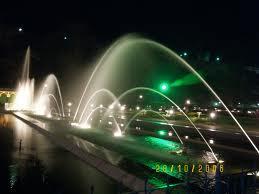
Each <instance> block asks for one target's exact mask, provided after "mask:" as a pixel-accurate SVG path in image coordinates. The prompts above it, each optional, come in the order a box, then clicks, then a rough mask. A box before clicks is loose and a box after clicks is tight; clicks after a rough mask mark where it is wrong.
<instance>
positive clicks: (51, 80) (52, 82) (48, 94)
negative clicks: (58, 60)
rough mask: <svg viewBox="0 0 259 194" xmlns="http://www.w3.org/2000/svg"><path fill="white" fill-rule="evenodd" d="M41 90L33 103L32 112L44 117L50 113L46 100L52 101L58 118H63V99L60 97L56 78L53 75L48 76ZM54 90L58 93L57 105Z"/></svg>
mask: <svg viewBox="0 0 259 194" xmlns="http://www.w3.org/2000/svg"><path fill="white" fill-rule="evenodd" d="M41 88H42V89H41V92H40V94H39V95H38V98H37V99H36V100H35V103H34V112H35V113H36V114H40V115H45V114H46V112H47V113H49V112H50V111H49V109H50V107H49V106H50V105H49V103H50V102H49V101H47V99H53V100H54V102H55V104H56V106H57V108H58V111H59V114H60V116H63V117H64V116H65V113H64V107H63V99H62V95H61V90H60V86H59V82H58V80H57V78H56V76H55V75H54V74H50V75H48V76H47V78H46V80H45V82H44V84H43V86H42V87H41ZM56 89H57V93H58V97H59V103H58V100H57V98H56V97H55V95H54V94H55V93H56ZM44 107H45V108H44ZM60 107H61V108H60ZM44 109H45V110H44Z"/></svg>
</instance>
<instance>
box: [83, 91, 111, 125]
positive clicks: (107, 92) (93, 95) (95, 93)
mask: <svg viewBox="0 0 259 194" xmlns="http://www.w3.org/2000/svg"><path fill="white" fill-rule="evenodd" d="M99 93H106V94H107V95H108V96H109V97H111V98H112V100H113V101H115V100H116V96H115V95H114V94H113V93H112V92H111V91H110V90H107V89H105V88H103V89H100V90H97V91H95V92H94V93H93V94H92V95H91V96H90V98H89V100H88V101H87V102H86V105H85V107H84V110H83V112H82V113H81V116H80V118H79V123H80V122H81V120H82V117H83V115H84V114H85V112H86V109H87V107H88V104H89V103H90V102H91V100H92V99H93V98H94V97H95V96H96V95H97V94H99Z"/></svg>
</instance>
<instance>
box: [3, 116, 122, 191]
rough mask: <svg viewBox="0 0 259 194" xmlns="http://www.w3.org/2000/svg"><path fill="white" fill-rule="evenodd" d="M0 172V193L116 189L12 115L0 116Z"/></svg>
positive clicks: (94, 171) (90, 168)
mask: <svg viewBox="0 0 259 194" xmlns="http://www.w3.org/2000/svg"><path fill="white" fill-rule="evenodd" d="M20 140H21V150H19V143H20ZM0 172H1V173H0V193H38V194H41V193H44V194H45V193H64V194H70V193H71V194H72V193H73V194H77V193H80V194H81V193H89V191H90V188H91V186H94V191H95V192H94V193H95V194H101V193H107V194H109V193H116V190H117V185H116V184H115V183H113V181H111V180H110V179H108V178H107V177H105V176H104V175H103V174H101V173H99V172H98V171H97V170H96V169H94V168H92V167H90V166H88V165H86V164H85V163H83V162H82V161H81V160H79V159H78V158H76V157H74V156H73V155H72V154H71V153H69V152H67V151H65V150H63V149H62V148H59V147H57V146H56V145H54V144H52V142H50V141H49V139H47V138H46V137H45V136H42V135H41V134H39V133H38V132H37V131H36V130H34V129H31V128H30V127H28V126H27V125H26V124H25V123H23V122H22V121H20V120H18V119H16V118H15V117H14V116H12V115H0ZM71 177H73V178H71ZM93 177H94V178H93Z"/></svg>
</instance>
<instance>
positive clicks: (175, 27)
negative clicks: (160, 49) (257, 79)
mask: <svg viewBox="0 0 259 194" xmlns="http://www.w3.org/2000/svg"><path fill="white" fill-rule="evenodd" d="M169 2H170V3H169ZM176 2H177V3H176ZM11 3H12V4H11ZM11 3H8V4H7V2H6V4H4V3H3V4H2V5H1V8H0V43H1V44H0V51H1V54H0V60H1V61H0V63H1V66H2V67H4V68H2V70H3V71H7V69H11V70H10V71H11V72H12V73H10V74H6V76H7V75H8V81H6V79H7V77H6V76H1V78H0V83H2V85H3V86H8V87H13V86H12V85H13V84H14V83H15V81H16V77H15V76H18V74H17V72H18V71H17V68H18V67H19V66H17V65H18V64H20V63H21V61H22V59H23V56H24V52H25V48H26V46H27V45H30V46H31V48H32V62H33V64H34V69H33V72H32V73H33V74H34V77H36V78H37V77H41V76H43V75H46V74H47V73H49V72H54V73H56V74H57V75H58V76H59V77H61V79H62V71H60V70H61V69H62V70H63V69H64V65H67V64H69V63H71V61H73V63H74V65H78V66H80V65H82V64H84V62H85V61H89V60H90V61H91V60H92V58H93V57H95V56H96V55H98V54H100V53H101V52H102V51H103V49H104V48H105V47H107V46H108V45H109V44H111V43H112V42H113V41H114V40H115V39H117V38H118V37H120V36H121V35H124V34H126V33H131V32H136V33H139V34H142V35H144V36H146V37H149V38H152V39H154V40H157V41H159V42H161V43H163V44H165V45H166V46H168V47H170V48H172V49H174V50H176V51H179V50H186V49H188V50H191V51H192V52H194V53H195V52H200V51H206V50H209V51H211V52H216V53H220V54H221V55H222V56H223V57H224V61H225V62H227V63H233V64H236V65H237V66H238V68H239V67H240V68H242V66H244V65H248V64H253V65H259V63H258V62H259V58H258V55H257V53H258V52H259V49H258V45H259V44H258V43H259V42H258V32H259V31H258V28H259V12H258V8H259V7H258V5H259V4H258V2H256V1H254V2H248V1H242V2H238V1H202V2H201V1H187V0H186V1H141V3H140V1H135V0H131V1H119V2H115V1H104V2H101V1H94V2H91V3H90V2H89V1H84V4H83V3H81V4H80V3H77V2H73V3H72V2H71V1H70V2H66V1H63V2H62V1H59V2H56V3H54V2H47V1H44V2H43V3H40V2H38V1H34V3H33V2H28V1H27V3H23V2H21V1H19V3H14V2H11ZM19 26H22V27H23V29H24V32H23V33H19V32H18V31H17V29H18V27H19ZM64 36H67V37H68V40H66V41H65V40H64V39H63V37H64ZM64 53H65V56H66V57H65V58H64ZM6 64H8V65H6ZM15 64H16V65H15ZM14 71H15V72H16V74H13V72H14ZM9 75H11V77H14V78H13V81H10V80H12V79H10V76H9Z"/></svg>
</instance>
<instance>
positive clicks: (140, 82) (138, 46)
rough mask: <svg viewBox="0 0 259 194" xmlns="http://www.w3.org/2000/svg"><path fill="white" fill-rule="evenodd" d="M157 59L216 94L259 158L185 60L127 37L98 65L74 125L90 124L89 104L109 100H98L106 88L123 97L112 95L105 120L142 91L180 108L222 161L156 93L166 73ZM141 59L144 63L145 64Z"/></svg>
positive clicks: (79, 104)
mask: <svg viewBox="0 0 259 194" xmlns="http://www.w3.org/2000/svg"><path fill="white" fill-rule="evenodd" d="M154 56H158V57H160V58H161V59H163V60H164V61H166V62H164V63H167V64H169V65H168V66H167V67H168V68H173V67H174V68H175V69H174V70H175V71H176V72H177V70H178V69H179V68H181V69H184V70H185V71H186V70H187V71H188V72H191V73H192V74H193V75H195V76H196V77H197V78H198V80H199V81H200V82H201V83H202V84H203V85H204V86H205V87H206V88H207V89H208V91H209V93H210V94H212V95H213V96H214V97H215V98H216V99H217V100H218V101H219V102H221V104H222V105H223V106H224V108H225V109H226V110H227V112H228V114H229V115H230V117H231V118H232V119H233V120H234V121H235V123H236V124H237V125H238V127H239V128H240V130H241V131H242V132H243V134H244V135H245V136H246V138H247V139H248V141H249V142H250V144H251V145H252V146H253V147H254V149H255V150H256V151H257V153H258V154H259V150H258V148H257V147H256V145H255V144H254V143H253V141H252V140H251V139H250V137H249V136H248V135H247V133H246V132H245V130H244V129H243V127H242V126H241V125H240V124H239V122H238V121H237V120H236V118H235V117H234V116H233V114H232V113H231V112H230V111H229V109H228V107H227V106H226V105H225V104H224V102H223V101H222V100H221V98H220V97H219V96H218V95H217V94H216V93H215V91H214V90H213V89H212V88H211V87H210V86H209V84H208V83H207V82H206V81H205V80H204V78H203V77H202V76H201V75H200V74H199V73H198V72H197V71H195V70H194V69H193V68H192V67H191V66H190V65H189V64H188V63H187V62H186V61H185V60H184V59H182V58H181V57H179V56H178V55H177V54H176V53H175V52H173V51H172V50H170V49H169V48H167V47H165V46H164V45H162V44H159V43H157V42H155V41H152V40H148V39H145V38H142V37H138V36H134V35H129V36H125V37H123V38H121V39H119V40H117V41H116V42H115V43H114V44H112V45H111V47H109V48H108V49H107V51H106V52H105V53H104V55H103V56H102V57H101V58H100V60H99V61H98V62H97V64H96V66H95V67H94V70H93V72H92V74H91V75H90V76H89V79H88V81H87V84H86V86H85V88H84V91H83V94H82V96H81V98H80V100H79V103H78V106H77V108H76V111H75V114H74V118H73V121H74V122H76V123H77V122H78V125H80V124H83V123H84V124H85V123H86V120H87V121H89V114H92V113H91V111H89V110H87V109H88V108H89V104H91V103H90V102H92V101H94V102H92V103H93V104H98V103H96V101H102V100H104V101H105V100H106V99H104V98H99V97H98V98H97V97H96V96H95V95H96V93H99V92H97V91H99V90H103V88H107V90H108V91H109V92H110V91H112V92H113V93H114V94H115V95H116V96H119V97H118V98H117V99H114V98H115V97H114V96H115V95H110V96H113V97H112V98H113V103H111V104H108V103H106V104H107V105H108V106H109V107H112V108H109V109H107V110H106V113H105V114H104V118H105V117H108V116H109V115H110V113H111V111H112V110H113V107H114V106H116V105H117V104H119V101H121V100H122V98H124V97H128V96H129V95H131V94H132V93H133V92H135V91H139V90H141V91H142V92H143V91H146V92H151V93H153V94H155V95H158V96H160V97H162V98H163V99H164V100H167V101H168V102H169V103H171V104H172V105H174V106H175V107H177V109H178V110H179V111H180V112H181V113H182V115H184V116H185V118H186V119H187V120H188V121H189V122H190V124H191V125H192V126H193V127H194V129H195V130H196V131H197V133H198V134H199V135H200V137H201V138H202V140H203V141H204V142H205V144H206V145H207V147H208V148H209V150H210V152H211V153H212V155H213V157H214V159H215V160H216V161H218V159H217V157H216V155H215V154H214V152H213V150H212V148H211V146H210V145H209V143H208V142H207V140H206V139H205V138H204V136H203V135H202V133H201V132H200V131H199V129H198V128H197V127H196V126H195V124H194V123H193V121H192V120H191V119H190V118H189V117H188V116H187V115H186V113H185V112H184V111H183V110H182V109H181V108H180V107H179V106H178V103H176V102H175V101H173V100H172V99H171V98H169V97H168V96H167V95H165V94H162V93H161V92H158V91H157V90H154V89H153V88H154V83H153V80H154V76H157V74H156V73H157V72H159V70H161V69H162V68H161V65H157V64H159V61H158V60H156V59H155V58H154ZM141 59H143V60H142V61H141ZM139 61H141V63H139ZM147 69H151V71H147ZM143 72H144V74H143ZM154 72H156V73H154ZM172 72H174V71H167V73H168V76H170V73H172ZM154 74H155V75H154ZM129 80H130V81H129ZM139 86H141V87H139ZM105 90H106V89H105ZM115 91H116V92H115ZM125 91H126V92H125ZM109 92H107V93H109ZM93 96H95V97H93ZM111 109H112V110H111ZM116 125H117V126H118V128H120V127H119V125H118V123H117V122H116ZM118 131H120V132H118ZM121 134H123V131H122V130H118V129H116V131H115V132H114V136H120V135H121Z"/></svg>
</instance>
